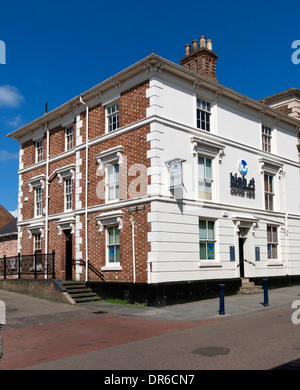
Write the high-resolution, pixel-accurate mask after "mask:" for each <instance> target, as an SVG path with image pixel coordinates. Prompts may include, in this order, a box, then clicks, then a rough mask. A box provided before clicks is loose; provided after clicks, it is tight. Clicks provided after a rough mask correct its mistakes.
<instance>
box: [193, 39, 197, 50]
mask: <svg viewBox="0 0 300 390" xmlns="http://www.w3.org/2000/svg"><path fill="white" fill-rule="evenodd" d="M197 49H198V41H197V39H194V40H193V51H195V50H197Z"/></svg>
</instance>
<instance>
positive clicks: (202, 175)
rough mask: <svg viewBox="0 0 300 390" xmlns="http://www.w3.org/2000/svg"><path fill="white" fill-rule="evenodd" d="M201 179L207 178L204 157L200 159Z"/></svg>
mask: <svg viewBox="0 0 300 390" xmlns="http://www.w3.org/2000/svg"><path fill="white" fill-rule="evenodd" d="M198 166H199V177H202V178H203V177H205V169H204V157H201V156H199V157H198Z"/></svg>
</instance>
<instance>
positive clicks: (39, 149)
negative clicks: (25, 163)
mask: <svg viewBox="0 0 300 390" xmlns="http://www.w3.org/2000/svg"><path fill="white" fill-rule="evenodd" d="M43 155H44V140H43V138H42V139H39V140H37V141H35V162H36V163H39V162H41V161H43V160H44V156H43Z"/></svg>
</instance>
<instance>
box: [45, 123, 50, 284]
mask: <svg viewBox="0 0 300 390" xmlns="http://www.w3.org/2000/svg"><path fill="white" fill-rule="evenodd" d="M45 129H46V130H47V151H46V153H47V155H46V205H45V208H46V215H45V254H46V255H47V254H48V252H49V247H48V244H49V243H48V237H49V226H48V225H49V158H50V134H49V128H48V123H47V122H46V123H45ZM47 260H48V259H47ZM45 278H47V275H45Z"/></svg>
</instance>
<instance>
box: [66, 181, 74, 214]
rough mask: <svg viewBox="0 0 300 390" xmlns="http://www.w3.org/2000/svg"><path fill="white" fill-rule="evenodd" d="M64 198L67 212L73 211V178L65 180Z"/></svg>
mask: <svg viewBox="0 0 300 390" xmlns="http://www.w3.org/2000/svg"><path fill="white" fill-rule="evenodd" d="M64 187H65V188H64V196H65V202H64V203H65V211H72V209H73V207H72V201H73V180H72V177H71V176H70V177H66V178H65V179H64Z"/></svg>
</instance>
